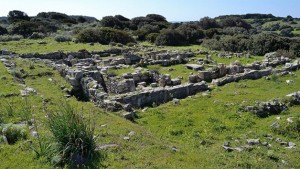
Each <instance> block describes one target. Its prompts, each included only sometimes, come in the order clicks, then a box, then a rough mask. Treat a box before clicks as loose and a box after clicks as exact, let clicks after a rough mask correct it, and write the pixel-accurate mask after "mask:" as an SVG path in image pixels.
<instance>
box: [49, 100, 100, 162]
mask: <svg viewBox="0 0 300 169" xmlns="http://www.w3.org/2000/svg"><path fill="white" fill-rule="evenodd" d="M49 123H50V130H51V132H52V134H53V136H54V139H55V140H56V142H57V143H58V149H59V152H60V156H61V158H62V162H63V163H69V164H71V165H85V164H87V163H88V162H90V161H91V159H92V158H93V157H94V156H95V155H96V152H95V148H96V143H95V139H94V126H92V125H89V124H87V123H86V122H85V121H84V119H83V117H82V116H81V115H79V114H78V113H77V112H76V111H75V109H74V108H73V107H72V106H71V105H70V104H68V103H66V104H64V105H63V106H62V109H61V111H59V112H55V113H52V114H50V115H49Z"/></svg>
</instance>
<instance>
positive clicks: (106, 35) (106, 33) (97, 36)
mask: <svg viewBox="0 0 300 169" xmlns="http://www.w3.org/2000/svg"><path fill="white" fill-rule="evenodd" d="M76 38H77V40H78V42H83V43H89V42H99V43H101V44H109V43H110V42H116V43H122V44H127V43H129V42H133V41H134V40H133V38H132V37H131V36H130V35H129V34H128V33H127V32H125V31H122V30H117V29H113V28H96V29H85V30H82V31H80V32H79V33H78V34H77V36H76Z"/></svg>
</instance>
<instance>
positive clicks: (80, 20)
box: [77, 16, 87, 23]
mask: <svg viewBox="0 0 300 169" xmlns="http://www.w3.org/2000/svg"><path fill="white" fill-rule="evenodd" d="M77 22H79V23H84V22H87V19H86V18H85V17H83V16H79V17H78V18H77Z"/></svg>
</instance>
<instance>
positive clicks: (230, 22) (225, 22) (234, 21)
mask: <svg viewBox="0 0 300 169" xmlns="http://www.w3.org/2000/svg"><path fill="white" fill-rule="evenodd" d="M221 24H222V26H223V27H242V28H245V29H251V28H252V27H251V25H250V24H249V23H247V22H246V21H244V20H243V19H241V18H238V17H227V18H225V19H222V20H221Z"/></svg>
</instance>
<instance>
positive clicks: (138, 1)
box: [0, 0, 300, 21]
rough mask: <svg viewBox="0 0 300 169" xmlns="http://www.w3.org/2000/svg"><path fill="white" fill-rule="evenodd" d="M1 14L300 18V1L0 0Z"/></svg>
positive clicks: (192, 18)
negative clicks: (255, 15)
mask: <svg viewBox="0 0 300 169" xmlns="http://www.w3.org/2000/svg"><path fill="white" fill-rule="evenodd" d="M0 4H1V8H0V16H6V15H7V14H8V12H9V11H11V10H14V9H17V10H21V11H24V12H26V13H27V14H28V15H30V16H33V15H36V14H37V13H39V12H49V11H56V12H62V13H66V14H70V15H87V16H94V17H96V18H98V19H101V18H102V17H103V16H107V15H116V14H121V15H123V16H125V17H128V18H133V17H136V16H145V15H146V14H149V13H157V14H161V15H163V16H165V17H166V18H167V20H169V21H194V20H199V19H200V18H202V17H204V16H210V17H215V16H219V15H225V14H245V13H272V14H274V15H275V16H287V15H292V16H293V17H300V10H299V7H300V0H47V1H46V0H0Z"/></svg>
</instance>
